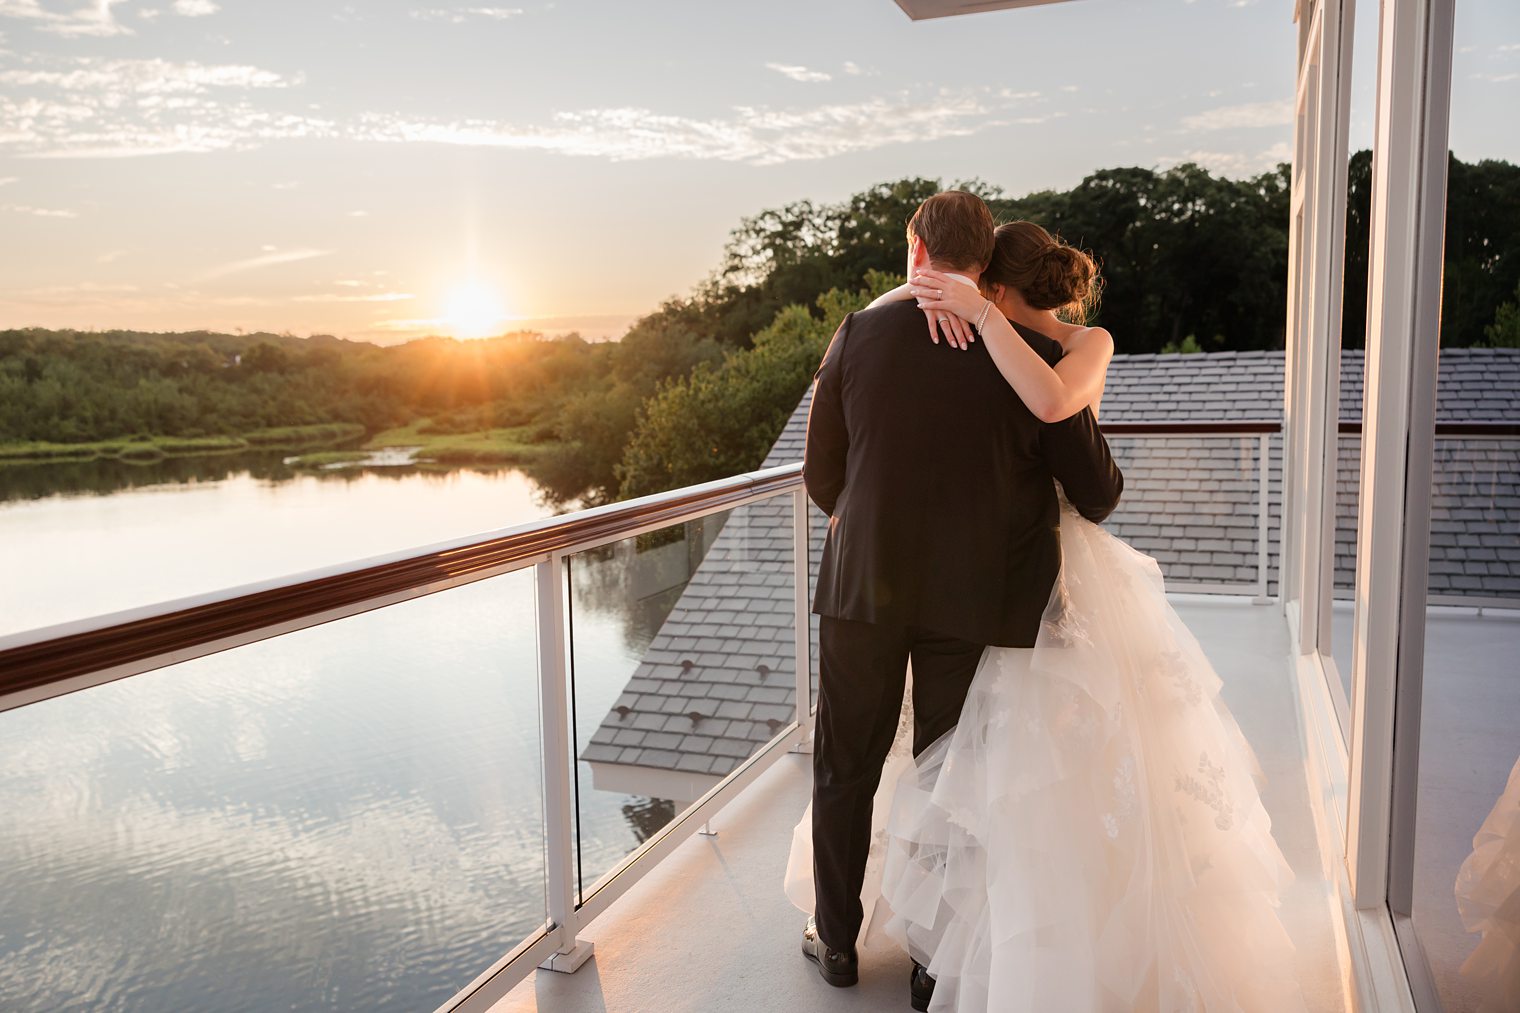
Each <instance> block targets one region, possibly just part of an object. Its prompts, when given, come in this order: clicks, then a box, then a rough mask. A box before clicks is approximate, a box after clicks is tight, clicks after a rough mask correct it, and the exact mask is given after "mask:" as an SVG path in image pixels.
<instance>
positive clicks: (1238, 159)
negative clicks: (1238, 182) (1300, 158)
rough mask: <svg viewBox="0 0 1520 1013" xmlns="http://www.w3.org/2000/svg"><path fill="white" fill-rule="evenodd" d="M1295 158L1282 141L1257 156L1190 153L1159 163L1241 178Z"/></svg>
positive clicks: (1202, 152) (1249, 154) (1209, 152)
mask: <svg viewBox="0 0 1520 1013" xmlns="http://www.w3.org/2000/svg"><path fill="white" fill-rule="evenodd" d="M1292 157H1293V149H1292V148H1291V147H1290V146H1289V145H1288V142H1287V141H1281V142H1279V143H1277V144H1274V145H1272V146H1271V147H1270V148H1267V149H1265V150H1263V151H1258V152H1256V153H1255V154H1252V153H1249V152H1244V151H1188V152H1184V153H1183V154H1181V155H1169V156H1165V157H1163V158H1161V159H1159V160H1158V161H1159V162H1160V164H1161V166H1162V167H1163V168H1169V167H1171V166H1174V165H1181V164H1182V163H1183V162H1193V163H1196V164H1197V165H1201V166H1203V167H1204V168H1205V169H1208V170H1209V171H1210V172H1212V173H1214V174H1215V175H1218V176H1229V177H1232V178H1237V179H1238V178H1240V177H1242V176H1255V175H1259V174H1260V173H1263V172H1267V171H1269V170H1271V169H1272V168H1274V167H1275V166H1276V165H1277V164H1278V163H1279V162H1286V161H1288V160H1290V159H1291V158H1292Z"/></svg>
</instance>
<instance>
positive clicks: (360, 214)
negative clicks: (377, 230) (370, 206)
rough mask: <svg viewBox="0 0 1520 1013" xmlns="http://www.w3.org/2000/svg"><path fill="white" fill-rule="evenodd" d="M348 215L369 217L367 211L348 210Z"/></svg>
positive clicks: (351, 216)
mask: <svg viewBox="0 0 1520 1013" xmlns="http://www.w3.org/2000/svg"><path fill="white" fill-rule="evenodd" d="M348 217H350V218H368V217H369V212H368V211H350V212H349V213H348Z"/></svg>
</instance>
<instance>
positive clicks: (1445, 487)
mask: <svg viewBox="0 0 1520 1013" xmlns="http://www.w3.org/2000/svg"><path fill="white" fill-rule="evenodd" d="M1283 370H1284V358H1283V353H1281V352H1225V353H1215V354H1210V355H1189V356H1179V355H1118V356H1115V357H1114V361H1113V365H1112V367H1111V368H1110V371H1109V378H1108V382H1107V385H1106V387H1105V391H1104V397H1103V420H1104V421H1105V422H1131V421H1132V422H1138V421H1147V422H1151V421H1154V422H1161V421H1178V422H1181V421H1280V420H1281V418H1282V392H1283ZM1362 371H1363V357H1362V353H1361V352H1360V351H1350V350H1348V351H1346V352H1345V353H1343V356H1342V367H1341V418H1342V419H1346V420H1353V419H1357V418H1359V417H1360V414H1361V398H1362ZM811 403H812V392H811V391H809V392H808V394H806V395H805V396H804V397H803V399H802V401H801V403H800V404H798V406H797V409H796V411H795V412H793V413H792V416H791V418H790V419H789V420H788V421H787V424H786V426H785V428H784V429H783V430H782V433H781V435H780V437H778V438H777V440H776V442H775V444H774V445H773V447H772V448H771V452H770V454H768V455H767V456H766V459H765V462H764V465H763V466H764V467H776V466H779V465H783V464H791V463H794V462H797V461H800V460H802V450H803V442H804V439H805V436H806V431H807V412H808V408H809V406H810V405H811ZM1437 416H1438V418H1440V419H1441V420H1442V421H1472V420H1491V421H1501V420H1502V421H1511V422H1513V421H1515V420H1516V419H1520V351H1516V350H1512V349H1454V350H1448V351H1446V352H1444V353H1443V354H1442V357H1441V364H1440V376H1439V380H1438V402H1437ZM1260 439H1261V438H1260V437H1258V436H1217V437H1201V436H1187V437H1182V436H1179V437H1164V438H1157V437H1116V438H1114V439H1112V440H1111V441H1110V442H1111V444H1112V446H1113V450H1114V455H1115V457H1116V458H1117V459H1118V461H1119V464H1120V466H1121V467H1122V468H1123V470H1124V475H1125V495H1124V500H1123V502H1122V503H1121V505H1120V507H1119V509H1118V510H1117V511H1116V512H1115V514H1114V515H1113V516H1112V517H1111V518H1110V519H1109V520H1108V521H1107V522H1106V526H1107V527H1108V528H1109V529H1110V530H1111V531H1113V532H1114V534H1116V535H1118V536H1119V537H1120V538H1122V539H1124V540H1125V541H1127V542H1129V543H1130V544H1131V545H1133V546H1134V547H1135V548H1136V549H1139V550H1140V551H1142V552H1145V553H1147V554H1149V555H1151V556H1154V557H1155V558H1156V559H1157V561H1158V562H1159V563H1160V564H1161V567H1162V571H1163V573H1165V574H1166V576H1167V580H1168V584H1169V585H1170V586H1172V587H1174V588H1183V587H1186V586H1188V585H1200V584H1218V583H1227V584H1238V585H1242V588H1241V589H1242V590H1243V591H1244V590H1248V587H1246V586H1245V585H1250V584H1253V583H1254V582H1255V581H1256V579H1257V567H1258V565H1259V547H1258V541H1257V530H1258V523H1259V517H1258V511H1259V498H1260V494H1261V492H1260V487H1259V482H1260V478H1259V468H1260V461H1259V457H1258V453H1259V446H1260ZM1268 444H1269V448H1270V449H1269V471H1268V479H1269V488H1268V515H1269V530H1268V541H1267V545H1268V553H1269V554H1268V576H1269V593H1271V592H1273V591H1275V588H1276V569H1277V552H1276V549H1277V543H1278V529H1279V521H1280V516H1281V510H1282V503H1281V486H1282V439H1281V437H1280V436H1272V437H1269V438H1268ZM1338 457H1339V461H1338V469H1337V480H1336V485H1337V499H1336V558H1335V585H1336V587H1337V588H1339V589H1343V590H1345V589H1349V588H1350V587H1351V586H1352V581H1353V578H1354V561H1355V542H1356V537H1355V521H1356V494H1357V485H1358V477H1359V471H1360V463H1361V462H1360V439H1359V438H1358V437H1355V436H1350V437H1342V438H1341V439H1340V442H1339V445H1338ZM1435 473H1436V474H1435V488H1434V490H1433V496H1432V518H1431V574H1430V593H1431V595H1433V596H1434V595H1451V596H1464V595H1465V596H1471V595H1474V594H1481V595H1485V596H1488V597H1520V440H1517V439H1514V438H1504V439H1482V438H1460V439H1458V438H1450V439H1440V440H1438V441H1437V442H1436V453H1435ZM808 509H809V532H810V539H809V542H810V546H811V549H810V562H811V570H812V572H811V575H810V577H811V579H812V580H816V578H817V567H818V558H819V555H820V553H821V551H822V547H823V536H824V533H825V530H826V526H827V518H826V517H824V516H823V514H822V513H821V512H820V511H819V510H818V509H817V508H816V507H813V506H812V505H811V504H809V507H808ZM791 512H792V506H791V501H790V499H789V498H777V499H772V500H768V501H765V502H761V503H756V504H752V505H750V506H746V507H741V508H739V509H737V510H734V511H732V512H731V513H730V514H729V516H728V518H727V519H726V521H724V522H723V526H722V530H721V531H720V532H719V534H718V536H717V538H716V540H715V541H713V543H712V547H711V549H710V550H708V552H707V555H706V557H705V558H704V559H703V560H702V562H701V563H700V565H699V566H698V567H697V568H696V571H695V572H694V573H693V575H692V577H691V579H690V581H689V582H688V583H687V585H686V588H685V590H684V591H683V593H682V594H681V597H680V599H679V600H678V601H677V602H676V604H675V606H674V607H673V608H672V610H671V612H670V614H669V616H668V618H667V619H666V621H665V624H664V625H663V626H662V627H661V629H660V632H659V633H658V634H657V635H656V636H655V638H654V640H653V641H652V642H651V643H650V645H649V648H648V650H647V651H646V653H645V655H644V659H643V661H642V663H641V664H640V665H639V667H638V669H637V671H636V672H635V673H634V675H633V676H632V678H631V679H630V680H629V682H628V686H627V688H626V690H625V692H624V694H623V695H622V696H621V697H620V698H619V700H618V702H617V704H616V705H615V706H614V708H613V710H612V711H611V712H609V714H608V715H607V717H606V718H605V719H604V721H603V722H602V725H601V727H600V728H599V729H598V730H597V732H596V734H595V735H594V736H593V737H592V740H591V745H590V746H588V747H587V748H586V749H585V750H584V751H583V752H582V754H581V755H582V758H583V759H585V760H588V761H591V762H593V763H611V764H632V765H636V766H647V767H657V768H663V769H670V770H681V771H692V772H696V773H699V774H700V773H707V774H710V775H712V776H715V777H717V776H722V775H724V774H727V773H728V772H729V771H731V770H733V769H734V768H735V767H737V766H738V765H739V764H740V763H741V762H742V761H743V760H744V759H745V758H746V757H748V756H750V755H751V754H752V753H754V752H755V751H756V750H757V749H758V748H759V747H760V746H761V745H763V744H764V743H765V742H767V741H769V740H770V739H771V738H772V737H773V736H774V735H775V733H776V731H777V730H778V729H779V728H781V727H784V726H785V725H786V724H787V723H789V722H790V720H791V718H792V715H793V714H794V713H795V712H794V706H795V704H794V698H795V685H796V679H795V672H796V666H795V646H794V640H793V633H792V622H793V608H794V600H793V579H792V516H791ZM812 630H813V636H812V638H811V639H812V644H813V660H814V664H813V665H812V666H811V668H812V670H813V671H814V672H815V673H816V669H817V666H816V660H817V639H818V638H817V617H816V616H815V617H813V619H812ZM682 662H690V664H689V665H683V664H682ZM814 680H815V681H814V687H815V689H816V675H815V677H814ZM620 708H626V709H620ZM693 715H695V718H694V717H693Z"/></svg>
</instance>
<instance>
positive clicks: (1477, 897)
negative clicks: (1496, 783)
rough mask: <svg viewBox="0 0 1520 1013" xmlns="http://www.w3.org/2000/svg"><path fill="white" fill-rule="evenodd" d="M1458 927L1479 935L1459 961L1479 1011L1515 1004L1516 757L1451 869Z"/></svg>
mask: <svg viewBox="0 0 1520 1013" xmlns="http://www.w3.org/2000/svg"><path fill="white" fill-rule="evenodd" d="M1456 895H1457V911H1458V913H1459V914H1460V915H1461V916H1462V927H1463V928H1465V929H1466V930H1467V931H1469V932H1481V933H1482V934H1483V935H1482V938H1481V939H1480V940H1479V941H1478V945H1477V946H1476V947H1474V948H1473V951H1472V953H1471V954H1470V955H1469V956H1468V958H1467V960H1466V961H1465V962H1464V963H1463V964H1462V977H1463V978H1464V979H1466V980H1467V982H1468V983H1470V984H1471V985H1472V986H1473V987H1474V988H1475V989H1476V990H1477V993H1478V1006H1477V1009H1478V1010H1480V1011H1481V1013H1501V1011H1503V1010H1515V1009H1520V761H1516V763H1515V766H1514V767H1513V768H1511V770H1510V772H1509V783H1507V784H1506V785H1505V786H1504V791H1503V793H1501V794H1500V796H1499V799H1498V801H1497V802H1495V803H1494V808H1493V811H1491V812H1490V813H1489V814H1488V818H1487V819H1485V820H1484V821H1483V825H1482V826H1481V827H1479V828H1478V833H1477V834H1476V835H1475V836H1474V837H1473V850H1472V854H1470V855H1468V856H1467V860H1466V861H1464V862H1463V863H1462V868H1461V870H1459V871H1458V873H1457V885H1456Z"/></svg>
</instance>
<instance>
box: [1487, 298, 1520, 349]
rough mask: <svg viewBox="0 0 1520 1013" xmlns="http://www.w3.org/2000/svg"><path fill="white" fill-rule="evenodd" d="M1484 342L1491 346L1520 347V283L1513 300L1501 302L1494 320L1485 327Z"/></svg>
mask: <svg viewBox="0 0 1520 1013" xmlns="http://www.w3.org/2000/svg"><path fill="white" fill-rule="evenodd" d="M1483 337H1484V338H1485V339H1486V340H1485V341H1484V344H1486V345H1487V346H1488V347H1489V348H1520V285H1516V286H1515V297H1514V300H1513V301H1512V302H1506V303H1500V304H1499V308H1498V309H1497V310H1495V311H1494V322H1493V323H1491V324H1489V325H1488V326H1487V327H1485V328H1484V329H1483Z"/></svg>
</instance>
